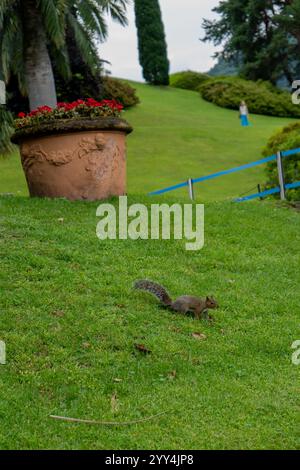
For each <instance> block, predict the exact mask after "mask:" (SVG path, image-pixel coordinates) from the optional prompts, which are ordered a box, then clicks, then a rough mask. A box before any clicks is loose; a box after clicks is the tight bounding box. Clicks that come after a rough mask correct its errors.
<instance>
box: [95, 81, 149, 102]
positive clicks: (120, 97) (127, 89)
mask: <svg viewBox="0 0 300 470" xmlns="http://www.w3.org/2000/svg"><path fill="white" fill-rule="evenodd" d="M102 84H103V89H104V95H105V97H106V98H108V99H110V100H116V101H118V102H119V103H121V104H122V105H123V106H124V108H130V107H131V106H135V105H136V104H138V103H139V102H140V100H139V98H138V96H137V94H136V90H135V88H133V87H132V86H131V85H129V83H126V82H124V81H122V80H118V79H117V78H112V77H103V78H102Z"/></svg>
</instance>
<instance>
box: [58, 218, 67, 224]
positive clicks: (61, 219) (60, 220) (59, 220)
mask: <svg viewBox="0 0 300 470" xmlns="http://www.w3.org/2000/svg"><path fill="white" fill-rule="evenodd" d="M64 220H65V219H64V218H63V217H59V219H57V221H58V222H60V223H61V224H62V223H63V222H64Z"/></svg>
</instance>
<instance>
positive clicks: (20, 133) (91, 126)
mask: <svg viewBox="0 0 300 470" xmlns="http://www.w3.org/2000/svg"><path fill="white" fill-rule="evenodd" d="M80 131H119V132H125V133H126V134H130V133H131V132H132V131H133V128H132V127H131V125H130V124H129V123H128V122H127V121H126V120H125V119H121V118H116V117H98V118H95V119H89V118H82V117H80V118H75V119H74V118H72V119H57V120H53V121H49V122H44V123H42V124H40V125H39V126H32V127H23V128H20V129H16V130H15V132H14V134H13V135H12V137H11V141H12V142H13V143H14V144H19V143H20V142H21V141H23V140H24V139H30V138H32V137H44V136H50V135H59V134H68V133H72V132H73V133H76V132H80Z"/></svg>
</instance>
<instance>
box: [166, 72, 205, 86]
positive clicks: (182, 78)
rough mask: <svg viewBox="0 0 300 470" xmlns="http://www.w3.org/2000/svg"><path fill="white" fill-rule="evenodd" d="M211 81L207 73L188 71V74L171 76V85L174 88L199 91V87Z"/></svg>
mask: <svg viewBox="0 0 300 470" xmlns="http://www.w3.org/2000/svg"><path fill="white" fill-rule="evenodd" d="M209 79H210V76H209V75H207V74H205V73H199V72H192V71H191V70H187V71H186V72H178V73H173V74H172V75H170V85H171V86H172V87H174V88H183V89H184V90H192V91H198V88H199V86H200V85H202V84H203V83H205V82H206V81H207V80H209Z"/></svg>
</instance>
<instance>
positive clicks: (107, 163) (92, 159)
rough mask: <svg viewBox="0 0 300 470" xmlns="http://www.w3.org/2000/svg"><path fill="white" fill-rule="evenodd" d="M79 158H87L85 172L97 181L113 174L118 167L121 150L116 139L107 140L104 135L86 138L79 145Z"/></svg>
mask: <svg viewBox="0 0 300 470" xmlns="http://www.w3.org/2000/svg"><path fill="white" fill-rule="evenodd" d="M79 147H80V148H79V150H78V157H79V158H80V159H82V158H86V161H87V162H86V163H87V164H86V166H85V170H86V171H87V172H91V175H92V176H93V177H94V178H96V179H101V178H102V177H103V176H104V175H107V174H108V173H113V172H114V170H115V168H116V167H117V165H118V158H119V155H120V150H119V147H118V145H117V144H116V143H115V141H114V139H112V138H109V139H108V140H106V139H105V137H104V135H103V134H97V135H96V136H95V137H93V138H84V139H82V140H81V142H80V143H79Z"/></svg>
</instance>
